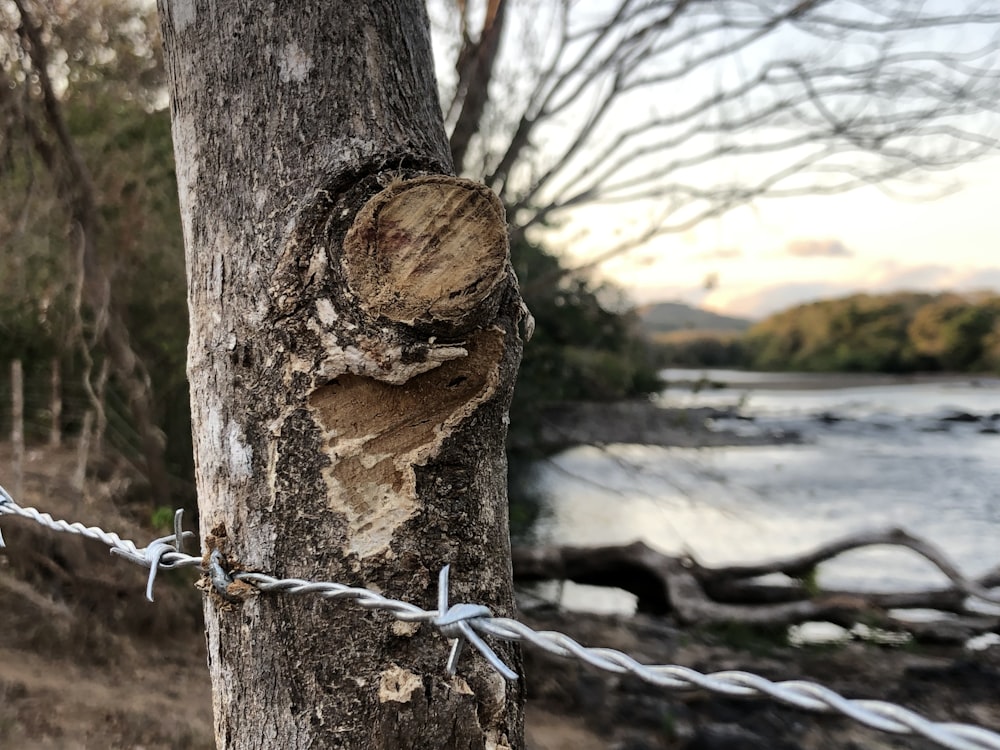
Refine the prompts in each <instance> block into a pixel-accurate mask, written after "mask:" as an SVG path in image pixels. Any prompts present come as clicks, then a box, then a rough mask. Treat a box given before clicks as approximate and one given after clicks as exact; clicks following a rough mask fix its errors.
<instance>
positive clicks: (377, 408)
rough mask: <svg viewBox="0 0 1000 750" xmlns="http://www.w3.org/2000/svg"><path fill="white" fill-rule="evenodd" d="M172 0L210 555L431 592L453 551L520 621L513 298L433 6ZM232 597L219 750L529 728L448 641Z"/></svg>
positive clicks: (475, 581) (220, 645)
mask: <svg viewBox="0 0 1000 750" xmlns="http://www.w3.org/2000/svg"><path fill="white" fill-rule="evenodd" d="M160 14H161V19H162V25H163V35H164V42H165V49H166V52H167V55H166V57H167V68H168V71H169V73H170V81H171V107H172V115H173V134H174V147H175V153H176V159H177V171H178V178H179V179H178V184H179V190H180V197H181V217H182V225H183V229H184V236H185V245H186V251H187V261H188V272H189V286H188V289H189V292H188V294H189V303H190V309H191V343H190V350H189V352H190V353H189V359H188V376H189V380H190V384H191V394H192V399H191V402H192V418H193V427H194V436H195V454H196V476H197V482H198V499H199V508H200V513H201V525H202V530H203V537H204V545H205V547H206V548H207V549H217V550H220V551H221V552H222V553H223V554H224V555H225V557H226V558H227V559H228V560H229V561H230V563H229V564H231V565H233V566H239V567H240V568H242V569H246V570H264V571H271V572H274V573H276V574H278V575H282V576H293V577H302V578H311V579H324V580H338V581H350V582H356V583H358V584H362V585H365V586H368V587H373V588H376V589H378V590H381V591H384V592H386V593H387V594H393V593H397V594H399V595H405V596H406V597H407V599H408V600H410V601H415V602H420V603H422V604H424V605H426V606H434V602H435V601H436V587H437V586H436V582H437V574H438V571H439V570H440V568H441V566H442V565H444V564H445V563H452V564H454V566H455V568H454V574H453V576H452V579H453V589H452V592H451V596H452V599H453V600H455V601H459V600H471V601H476V602H483V603H487V604H490V605H492V606H493V607H494V608H495V611H496V612H498V613H499V612H504V613H511V612H512V610H513V599H512V588H511V579H510V575H511V574H510V552H509V542H508V537H507V506H506V493H505V486H504V479H505V471H504V469H505V462H504V451H503V447H504V433H505V427H504V424H505V420H506V412H507V407H508V405H509V401H510V396H511V391H512V388H513V380H514V373H515V370H516V366H517V362H518V359H519V357H520V340H519V336H518V332H517V324H518V320H519V319H520V316H521V305H520V299H519V297H518V294H517V288H516V284H515V282H514V277H513V274H512V272H511V269H510V260H509V256H508V252H507V238H506V225H505V223H504V220H503V209H502V206H501V204H500V203H499V201H498V200H497V199H496V197H495V196H494V195H493V194H492V193H490V192H489V191H488V190H486V189H485V188H483V187H482V186H481V185H475V184H474V183H470V182H468V181H463V180H457V179H455V178H453V177H450V176H448V175H449V174H450V173H451V155H450V153H449V151H448V148H447V141H446V139H445V136H444V129H443V126H442V121H441V112H440V108H439V107H438V103H437V97H436V84H435V79H434V74H433V68H432V63H431V54H430V39H429V32H428V30H427V19H426V15H425V13H424V10H423V7H422V4H421V3H420V2H418V1H417V0H384V1H383V2H379V3H376V4H361V3H348V2H342V3H337V4H334V5H332V6H326V5H317V4H315V3H310V2H304V1H303V2H297V3H293V4H291V5H289V4H287V3H285V4H281V5H280V6H279V5H275V4H273V3H268V2H259V3H256V4H255V5H254V7H252V8H248V7H246V6H245V5H244V6H241V7H236V6H235V5H229V4H221V3H220V4H216V5H213V6H207V5H203V4H196V3H193V2H188V3H180V2H163V3H161V5H160ZM407 178H415V179H407ZM229 594H230V596H232V597H235V598H236V601H235V602H233V601H225V600H223V599H221V598H219V597H218V596H217V595H216V594H214V593H213V594H212V595H211V596H210V597H208V598H207V599H206V601H207V604H206V611H205V615H206V624H207V629H208V645H209V653H210V657H209V658H210V665H211V671H212V681H213V693H214V697H215V711H216V735H217V739H218V743H219V745H220V747H232V748H250V747H260V746H261V743H262V742H265V743H266V744H267V745H268V746H275V747H341V748H372V747H375V748H401V747H414V748H427V747H463V748H464V747H468V748H487V747H489V748H502V747H520V746H521V744H522V739H521V731H522V730H521V708H520V698H521V689H520V686H519V685H518V684H516V683H513V684H511V683H506V682H505V681H504V679H503V678H502V677H501V676H500V675H499V674H497V673H496V672H494V671H493V670H492V668H491V667H489V666H488V665H487V664H486V663H485V662H484V661H482V660H478V659H474V658H470V659H468V660H466V661H465V662H463V664H462V665H461V669H460V674H459V675H457V676H454V677H451V678H449V677H448V676H446V675H445V674H444V671H443V661H442V660H443V658H444V653H443V649H442V646H443V645H444V644H442V642H441V639H440V637H439V636H438V635H437V634H435V633H434V632H429V631H428V629H426V628H424V629H423V630H420V629H419V628H416V627H407V626H394V627H390V626H389V624H388V623H387V622H386V620H385V618H384V617H380V616H378V615H376V614H373V613H366V612H362V611H358V610H357V609H350V608H344V609H341V610H338V611H336V612H334V611H332V608H331V607H329V606H327V605H325V604H323V603H319V604H312V603H310V602H308V601H304V600H302V599H301V598H289V597H268V596H251V595H247V592H246V591H242V592H241V591H239V587H238V586H233V587H230V590H229ZM499 650H500V651H501V652H502V653H503V654H504V656H505V657H506V658H508V659H511V661H512V663H514V664H516V663H517V661H516V659H515V658H514V650H513V649H512V648H507V647H501V648H500V649H499Z"/></svg>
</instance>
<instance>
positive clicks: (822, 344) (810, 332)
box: [655, 291, 1000, 373]
mask: <svg viewBox="0 0 1000 750" xmlns="http://www.w3.org/2000/svg"><path fill="white" fill-rule="evenodd" d="M656 346H657V353H656V357H655V358H656V361H657V362H658V363H659V364H661V365H664V366H686V367H746V368H750V369H757V370H793V371H801V372H883V373H913V372H997V371H1000V295H998V294H996V293H992V292H986V291H983V292H972V293H967V294H959V293H956V292H943V293H937V294H933V293H926V292H895V293H892V294H854V295H850V296H847V297H842V298H838V299H830V300H821V301H818V302H811V303H808V304H803V305H797V306H795V307H792V308H789V309H787V310H784V311H782V312H779V313H776V314H774V315H771V316H770V317H768V318H766V319H765V320H763V321H761V322H759V323H757V324H756V325H754V326H752V327H751V328H750V329H749V330H748V331H746V332H745V333H742V334H733V333H720V334H712V333H698V332H695V331H692V332H682V333H680V334H678V335H675V336H672V337H666V338H665V339H661V340H660V341H659V342H658V343H657V344H656Z"/></svg>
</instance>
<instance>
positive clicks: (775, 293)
mask: <svg viewBox="0 0 1000 750" xmlns="http://www.w3.org/2000/svg"><path fill="white" fill-rule="evenodd" d="M949 183H950V184H953V185H959V186H960V187H959V189H957V190H956V191H955V192H953V193H951V194H948V195H946V196H944V197H940V198H936V199H932V200H925V201H905V200H900V199H897V198H893V197H889V196H887V195H886V194H884V193H883V192H881V191H879V190H878V189H877V188H874V187H867V188H863V189H860V190H857V191H854V192H850V193H845V194H842V195H834V196H812V197H802V198H785V199H775V200H770V201H764V202H758V203H756V204H755V205H753V206H750V207H746V208H742V209H739V210H737V211H734V212H733V213H731V214H729V215H727V216H725V217H722V218H719V219H713V220H710V221H707V222H705V223H703V224H701V225H699V226H698V227H696V228H695V229H693V230H691V231H688V232H686V233H684V234H681V235H675V236H666V237H662V238H659V239H656V240H654V241H652V242H651V243H649V244H648V245H646V246H644V247H642V248H638V249H636V250H634V251H632V252H630V253H629V254H627V255H626V256H624V257H622V258H620V259H618V260H615V261H611V262H608V263H606V264H604V266H602V268H601V271H600V273H601V275H602V277H604V278H607V279H609V280H611V281H613V282H615V283H617V284H619V285H620V286H622V287H623V288H624V289H625V290H626V291H627V292H628V294H629V295H630V297H631V298H632V299H633V300H634V301H635V302H636V303H637V304H645V303H649V302H658V301H667V300H681V301H684V302H687V303H689V304H695V305H700V306H702V307H706V308H709V309H712V310H716V311H719V312H724V313H727V314H733V315H741V316H747V317H752V318H760V317H764V316H766V315H768V314H770V313H773V312H776V311H778V310H781V309H784V308H786V307H789V306H791V305H795V304H798V303H801V302H806V301H810V300H815V299H819V298H824V297H835V296H843V295H847V294H852V293H856V292H887V291H896V290H904V289H905V290H911V289H912V290H929V291H941V290H968V291H971V290H976V289H991V290H994V291H997V292H1000V158H993V159H991V160H986V161H981V162H978V163H973V164H968V165H965V166H963V167H961V168H959V169H956V170H955V171H954V172H952V173H950V174H948V175H947V176H946V177H945V178H943V179H942V181H941V184H942V186H945V185H948V184H949ZM637 212H638V213H641V209H636V208H635V207H631V208H624V209H623V208H620V207H619V208H616V209H614V210H610V209H609V210H607V211H604V212H602V211H600V210H598V211H594V210H591V211H588V212H587V213H586V214H585V215H581V216H577V217H574V219H573V221H572V226H573V229H574V231H576V232H577V233H578V235H577V236H578V237H579V236H580V235H583V238H582V239H581V240H579V241H577V242H574V243H573V250H572V251H570V252H569V256H570V258H576V259H578V260H580V261H583V260H585V259H586V258H587V256H588V255H589V254H590V253H591V252H593V251H594V250H596V249H597V248H600V247H606V246H607V244H606V241H607V240H606V238H607V237H608V234H609V231H608V229H609V228H613V227H620V226H623V225H627V224H629V223H637V222H641V220H642V218H643V217H642V216H637ZM588 224H589V226H588ZM614 233H615V230H614V229H612V230H611V234H612V235H613V234H614Z"/></svg>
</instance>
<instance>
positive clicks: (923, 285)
mask: <svg viewBox="0 0 1000 750" xmlns="http://www.w3.org/2000/svg"><path fill="white" fill-rule="evenodd" d="M734 287H735V285H734V284H733V283H732V282H731V283H730V285H729V286H727V287H725V288H720V289H717V290H713V291H711V292H710V293H709V294H708V295H707V296H706V298H705V299H704V303H705V304H708V305H711V306H712V307H713V308H715V309H719V310H721V311H723V312H725V313H728V314H730V315H743V316H746V317H748V318H764V317H767V316H768V315H771V314H772V313H776V312H779V311H781V310H784V309H787V308H789V307H792V306H794V305H799V304H802V303H805V302H814V301H816V300H820V299H830V298H834V297H846V296H847V295H849V294H859V293H865V292H867V293H869V294H883V293H888V292H901V291H927V292H944V291H955V292H973V291H979V290H987V291H994V292H1000V267H996V266H994V267H988V268H968V267H951V266H944V265H939V264H934V263H927V264H923V265H919V266H904V265H902V264H900V263H898V262H897V261H889V262H886V263H883V264H879V266H878V267H877V268H875V269H872V271H871V272H870V273H869V274H868V276H867V278H866V279H864V280H861V279H843V280H837V281H829V280H827V281H823V280H817V279H812V280H808V281H791V282H787V283H779V284H772V285H770V286H766V287H761V288H756V289H753V290H750V291H747V292H745V293H742V294H741V293H740V292H739V291H737V290H736V289H735V288H734Z"/></svg>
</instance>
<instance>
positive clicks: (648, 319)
mask: <svg viewBox="0 0 1000 750" xmlns="http://www.w3.org/2000/svg"><path fill="white" fill-rule="evenodd" d="M635 312H636V314H637V315H638V316H639V322H640V324H641V325H642V329H643V331H645V332H646V333H647V334H649V335H651V336H655V335H656V334H664V333H673V332H675V331H713V332H723V331H729V332H734V333H741V332H743V331H746V330H747V329H748V328H750V326H751V325H753V321H752V320H749V319H747V318H736V317H733V316H730V315H720V314H718V313H714V312H711V311H709V310H702V309H701V308H699V307H692V306H691V305H686V304H684V303H683V302H658V303H656V304H653V305H644V306H642V307H637V308H636V310H635Z"/></svg>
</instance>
